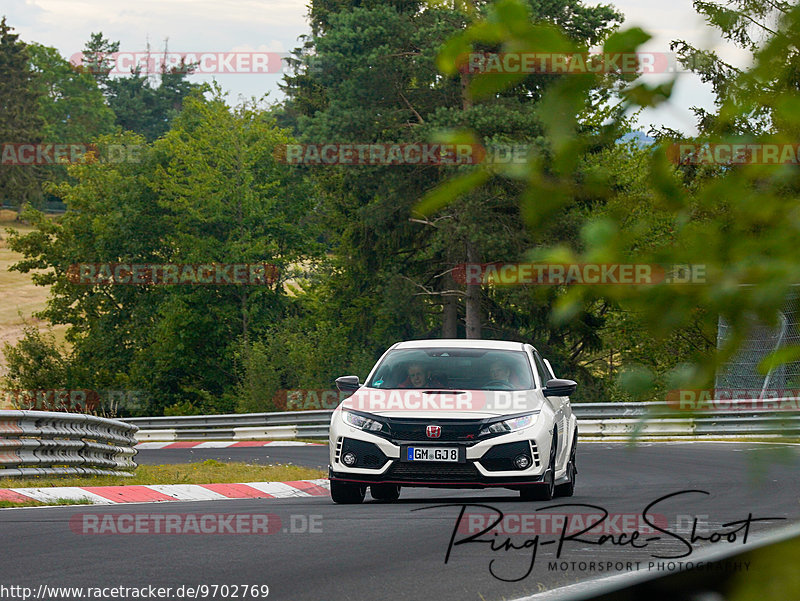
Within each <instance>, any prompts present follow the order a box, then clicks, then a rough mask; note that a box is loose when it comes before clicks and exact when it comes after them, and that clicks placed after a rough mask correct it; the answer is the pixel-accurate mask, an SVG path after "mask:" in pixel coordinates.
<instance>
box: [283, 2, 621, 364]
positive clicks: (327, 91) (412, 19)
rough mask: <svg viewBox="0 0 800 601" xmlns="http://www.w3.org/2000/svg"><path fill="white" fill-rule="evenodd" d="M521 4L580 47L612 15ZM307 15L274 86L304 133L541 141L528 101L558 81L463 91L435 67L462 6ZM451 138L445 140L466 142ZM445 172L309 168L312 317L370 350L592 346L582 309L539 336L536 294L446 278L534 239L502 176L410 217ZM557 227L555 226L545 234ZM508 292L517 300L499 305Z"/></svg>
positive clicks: (600, 34) (604, 85) (513, 185)
mask: <svg viewBox="0 0 800 601" xmlns="http://www.w3.org/2000/svg"><path fill="white" fill-rule="evenodd" d="M531 6H532V7H533V8H534V10H535V11H536V17H537V18H543V19H550V20H552V21H555V22H559V23H563V24H564V25H565V26H566V27H567V28H568V30H569V33H570V36H571V39H574V40H575V41H576V42H578V41H579V42H580V43H582V44H584V45H587V46H588V45H590V44H594V43H597V42H598V41H600V40H602V39H603V38H604V37H605V36H607V35H608V34H609V33H610V32H611V30H612V29H613V28H614V26H615V25H616V23H617V22H618V21H619V20H621V16H620V15H619V14H618V13H616V12H615V11H614V10H612V9H610V8H609V7H605V6H601V7H585V6H583V5H582V4H581V3H579V2H575V1H567V0H564V1H560V2H557V3H551V4H548V5H546V6H545V5H540V4H538V3H533V4H531ZM478 10H479V11H481V12H483V11H484V10H486V5H484V4H482V3H481V4H479V8H478ZM310 14H311V20H312V32H313V33H312V37H311V38H310V39H309V40H308V41H307V43H306V44H305V45H304V47H303V48H301V49H298V51H296V54H295V65H296V66H297V68H298V72H297V74H296V75H295V76H293V77H288V78H287V79H286V84H285V86H284V88H285V90H286V92H287V95H288V100H287V103H286V110H285V113H284V118H287V119H291V118H295V119H296V122H297V125H296V127H297V129H298V131H299V132H300V135H301V137H302V140H303V141H306V142H309V143H321V142H419V141H430V140H432V139H435V138H434V136H435V135H437V133H438V132H440V131H442V130H449V131H451V132H458V131H459V130H463V129H465V128H471V129H472V130H473V138H471V140H472V141H474V142H476V143H481V144H483V145H490V144H500V143H525V144H528V145H532V146H535V145H537V144H539V141H540V140H541V138H542V135H543V134H544V131H543V129H542V126H541V122H540V118H539V116H538V110H539V108H538V100H539V99H540V98H541V96H542V94H543V92H544V90H546V89H547V88H548V87H549V86H550V85H552V84H553V82H554V81H556V80H557V79H558V78H557V77H553V76H551V75H542V74H531V75H530V76H528V77H525V78H522V79H521V80H519V81H517V82H516V85H515V86H514V87H513V88H512V89H509V90H507V91H502V92H499V93H498V94H496V95H495V96H493V97H491V98H483V99H480V100H474V99H473V98H472V97H471V95H470V94H468V93H465V90H464V84H465V83H467V82H465V81H464V78H463V77H461V76H460V74H459V73H457V72H454V73H448V74H447V75H445V76H442V74H441V73H440V72H439V70H438V68H437V62H436V61H437V52H438V50H439V49H441V48H442V47H443V46H444V45H445V43H446V41H447V39H448V37H449V36H451V35H453V34H457V33H459V32H463V31H464V30H465V28H466V27H467V25H468V23H469V19H470V17H469V16H468V15H466V14H464V13H463V12H462V11H460V10H454V9H450V8H446V7H443V6H431V5H428V4H424V3H419V2H396V3H389V4H387V3H358V4H354V3H346V2H315V3H313V4H312V6H311V13H310ZM524 18H525V19H527V20H528V21H531V20H532V19H533V17H532V16H530V15H527V16H524ZM492 48H493V47H492V46H491V45H486V46H483V47H481V50H491V49H492ZM611 85H613V84H612V83H611V82H608V81H603V82H598V84H597V86H596V97H595V98H593V100H592V103H590V104H592V106H595V107H600V106H601V105H602V104H603V101H604V99H605V98H607V91H606V90H607V89H608V88H609V87H610V86H611ZM587 112H588V111H587ZM591 127H593V126H592V125H587V128H591ZM455 136H456V137H452V136H451V137H450V138H449V139H451V140H457V139H461V140H462V141H464V140H465V138H458V137H457V136H458V134H455ZM457 172H458V170H457V169H456V168H453V167H437V166H374V167H343V168H321V167H320V168H316V170H315V171H313V172H311V173H312V177H313V178H314V180H315V181H316V182H317V183H318V184H319V186H320V189H321V191H322V203H321V205H320V210H321V211H322V214H323V215H324V216H325V221H326V223H327V224H328V230H329V234H328V240H329V241H330V242H331V244H332V250H333V251H334V254H333V256H332V258H331V263H332V264H331V266H330V273H331V274H335V275H332V276H331V279H330V280H328V281H327V282H326V283H325V284H324V288H323V293H324V294H327V295H328V296H327V297H326V298H328V302H327V303H325V304H324V305H323V307H322V308H323V310H324V311H326V314H325V315H323V316H320V319H321V320H322V321H333V319H330V318H327V316H330V317H331V318H333V317H334V316H335V318H336V319H337V320H339V319H340V320H341V321H342V322H343V323H345V324H347V327H349V328H350V330H349V339H350V340H353V341H358V345H359V346H361V345H363V346H364V347H366V348H368V349H370V350H371V352H372V353H373V354H377V353H379V352H380V351H381V350H382V349H384V348H385V347H386V346H387V345H388V344H391V343H392V342H395V341H396V340H398V339H404V338H415V337H420V336H430V337H435V336H439V335H444V336H447V337H457V336H464V335H467V336H469V337H475V336H476V335H480V333H481V331H482V332H483V333H484V335H487V336H490V337H501V336H503V337H511V338H514V339H526V340H530V336H533V335H536V336H537V339H538V340H542V339H549V338H552V345H553V346H557V345H559V344H562V345H563V344H566V343H567V341H569V340H570V339H573V338H581V337H586V340H585V341H584V345H582V346H581V347H582V348H586V344H587V343H588V344H589V346H591V345H592V344H593V343H591V342H590V340H591V339H592V338H593V335H592V334H591V332H590V328H587V327H586V326H587V325H588V324H590V323H593V318H592V317H591V316H590V315H588V314H587V315H586V316H584V317H582V318H581V319H580V320H578V321H576V322H575V324H574V325H575V327H574V328H573V325H572V324H570V325H568V326H567V327H566V328H565V329H563V330H562V332H560V334H559V336H553V337H550V336H548V334H547V332H546V328H547V327H548V322H547V320H546V319H545V320H544V321H543V322H542V321H537V319H538V317H539V316H541V315H545V314H546V313H547V311H546V306H547V305H546V304H545V308H543V310H542V311H541V313H539V316H537V315H536V310H537V303H539V302H542V299H536V300H535V301H534V298H533V295H532V294H531V293H530V291H525V292H523V293H520V292H519V291H505V290H504V291H492V292H490V293H489V295H485V294H483V292H482V291H480V290H476V288H477V287H467V288H464V287H461V286H458V285H456V283H454V282H453V281H452V280H451V279H449V278H448V277H447V275H446V274H447V273H448V272H449V271H450V270H452V269H453V267H455V266H456V265H458V264H459V263H464V262H465V261H472V262H476V261H477V262H480V261H489V260H520V259H523V258H524V253H525V251H526V249H527V248H528V247H529V246H530V245H531V244H533V243H535V242H536V241H534V240H532V239H531V238H530V236H529V234H528V232H527V231H526V229H525V227H524V226H523V225H522V224H521V223H520V221H519V210H518V207H517V205H516V202H515V201H514V200H513V199H514V198H515V196H516V195H517V194H518V192H519V190H520V185H519V183H518V182H517V181H515V180H513V179H508V178H506V179H498V180H496V181H494V182H493V183H492V184H491V185H489V186H487V187H486V188H483V189H481V190H478V191H476V192H475V193H474V194H470V195H468V197H465V198H464V199H463V200H461V201H459V202H457V203H453V204H452V205H450V206H449V207H448V208H447V210H446V211H444V212H443V213H442V214H440V215H439V216H437V219H435V220H425V219H422V218H421V217H422V216H421V215H419V214H414V212H413V208H414V206H415V204H416V203H417V201H418V199H419V198H420V197H421V196H422V195H424V194H425V192H426V191H428V190H430V189H431V188H432V187H434V186H435V185H436V183H437V182H440V181H442V180H443V179H444V178H447V177H449V176H450V175H451V174H454V173H457ZM466 172H467V174H468V175H467V177H469V173H471V171H469V170H468V169H467V170H466ZM559 234H560V235H564V234H565V232H563V231H562V232H557V230H556V228H554V229H553V231H552V232H551V235H559ZM323 278H325V276H323ZM511 298H513V299H514V300H515V302H513V303H510V302H506V301H507V300H508V299H511ZM544 302H545V303H546V302H547V300H546V299H544ZM572 342H575V340H572ZM344 367H345V366H344V365H343V366H342V367H340V369H344ZM565 367H566V366H565Z"/></svg>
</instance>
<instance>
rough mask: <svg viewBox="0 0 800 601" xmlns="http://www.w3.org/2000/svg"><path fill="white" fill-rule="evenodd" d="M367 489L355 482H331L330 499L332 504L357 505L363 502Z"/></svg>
mask: <svg viewBox="0 0 800 601" xmlns="http://www.w3.org/2000/svg"><path fill="white" fill-rule="evenodd" d="M366 493H367V487H366V486H364V485H363V484H359V483H357V482H342V481H340V480H331V499H333V502H334V503H341V504H343V505H357V504H358V503H361V502H362V501H363V500H364V495H365V494H366Z"/></svg>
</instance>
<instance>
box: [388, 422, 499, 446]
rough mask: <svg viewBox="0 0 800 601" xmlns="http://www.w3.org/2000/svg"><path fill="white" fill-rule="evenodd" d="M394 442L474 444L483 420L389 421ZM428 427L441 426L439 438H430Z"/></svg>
mask: <svg viewBox="0 0 800 601" xmlns="http://www.w3.org/2000/svg"><path fill="white" fill-rule="evenodd" d="M387 421H388V422H389V429H390V432H391V437H392V440H395V441H407V442H417V441H426V442H452V441H456V440H457V441H462V442H474V441H476V440H477V439H478V433H479V432H480V431H481V427H482V426H483V423H482V421H481V420H435V419H411V418H401V419H398V418H393V419H388V420H387ZM428 426H441V427H442V434H441V436H440V437H439V438H428V435H427V434H426V432H425V429H426V428H427V427H428Z"/></svg>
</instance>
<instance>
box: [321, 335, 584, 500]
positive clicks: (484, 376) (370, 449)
mask: <svg viewBox="0 0 800 601" xmlns="http://www.w3.org/2000/svg"><path fill="white" fill-rule="evenodd" d="M336 385H337V386H338V388H339V389H340V390H342V391H350V392H352V395H351V396H350V397H348V398H346V399H345V400H344V401H342V403H341V404H340V405H339V406H338V407H337V408H336V410H335V411H334V412H333V415H332V416H331V427H330V466H329V478H330V485H331V497H332V498H333V500H334V502H336V503H360V502H361V501H363V500H364V495H365V494H366V490H367V487H369V489H370V494H371V495H372V497H373V498H374V499H376V500H381V501H394V500H397V498H398V497H399V496H400V489H401V487H406V486H425V487H444V488H485V487H504V488H510V489H514V490H519V491H520V495H521V497H522V498H523V499H524V500H549V499H551V498H552V497H553V496H571V495H572V494H573V491H574V488H575V475H576V473H577V469H576V467H575V447H576V443H577V434H578V430H577V423H576V420H575V416H574V415H573V414H572V409H571V407H570V402H569V396H570V395H571V394H572V393H573V392H574V391H575V388H576V386H577V385H576V384H575V382H573V381H572V380H560V379H557V378H556V377H555V375H554V374H553V370H552V368H551V366H550V363H549V362H548V361H547V360H546V359H543V358H542V357H541V356H540V355H539V353H538V352H537V351H536V349H535V348H534V347H532V346H531V345H530V344H523V343H521V342H502V341H495V340H417V341H413V342H400V343H398V344H395V345H394V346H392V347H391V348H390V349H389V350H388V351H386V352H385V353H384V354H383V356H382V357H381V358H380V359H379V360H378V362H377V363H376V364H375V367H373V368H372V371H371V372H370V374H369V376H367V380H366V382H365V383H364V384H363V385H362V384H360V383H359V380H358V377H357V376H343V377H341V378H338V379H337V380H336Z"/></svg>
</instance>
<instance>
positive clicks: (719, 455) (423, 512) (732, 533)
mask: <svg viewBox="0 0 800 601" xmlns="http://www.w3.org/2000/svg"><path fill="white" fill-rule="evenodd" d="M212 458H213V459H217V460H220V461H231V460H232V461H247V462H260V463H261V462H264V463H294V464H297V465H305V466H310V467H320V466H325V465H327V447H324V446H319V447H315V446H309V447H272V448H270V447H264V448H241V449H239V448H235V449H167V450H143V451H140V453H139V455H138V456H137V460H138V461H139V462H141V463H176V462H187V461H203V460H205V459H212ZM577 464H578V469H579V474H578V481H577V489H576V492H575V496H573V497H571V498H560V499H554V500H553V501H550V502H521V501H519V497H518V493H516V492H514V491H508V490H489V491H483V490H441V489H427V488H406V489H403V492H402V495H401V497H400V501H398V502H396V503H391V504H387V503H379V502H376V501H373V500H371V498H370V496H369V493H367V499H368V501H367V502H365V503H364V504H362V505H334V504H333V503H332V502H331V501H330V499H329V498H327V497H305V498H292V499H249V500H225V501H208V502H206V501H198V502H191V503H187V502H169V503H149V504H130V505H114V506H94V507H91V506H71V507H56V508H30V509H10V510H2V511H0V528H1V529H2V533H3V541H4V544H3V547H4V553H3V554H4V557H3V561H2V562H0V583H2V584H3V585H5V586H10V585H17V586H22V587H29V588H31V589H32V591H33V592H34V593H35V594H36V593H38V592H39V589H38V587H39V585H42V584H46V585H49V586H58V587H69V586H75V587H84V588H85V587H115V586H125V587H146V586H153V587H172V591H173V592H171V593H170V595H171V596H169V597H166V598H182V597H180V596H179V593H176V592H175V591H177V590H178V589H179V588H180V587H181V586H183V587H184V589H183V594H184V596H186V587H198V586H199V585H208V586H211V585H229V586H232V585H239V586H240V587H241V586H242V585H267V586H268V587H269V596H268V598H269V599H273V600H279V601H283V600H291V601H299V600H309V601H312V600H313V601H323V600H333V601H339V600H345V599H352V600H360V599H365V600H367V599H369V600H372V599H407V600H413V601H418V600H427V599H437V600H442V601H445V600H447V601H449V600H453V601H456V600H458V601H464V600H473V599H474V600H476V601H480V600H487V601H491V600H500V599H515V598H518V597H523V596H526V595H530V594H533V593H536V592H540V591H544V590H550V589H554V588H557V587H559V586H563V585H566V584H571V583H575V582H580V581H587V580H591V579H597V578H603V577H605V576H608V575H609V574H611V573H616V572H619V571H622V572H625V571H628V570H632V569H635V568H637V567H639V568H646V569H650V570H653V571H658V570H661V569H664V563H665V562H670V561H674V562H678V561H684V562H686V561H691V558H692V553H694V552H696V551H697V550H698V549H700V548H702V547H704V546H707V545H712V544H713V545H715V546H718V547H725V546H730V547H736V548H739V547H740V546H741V545H742V544H743V539H744V536H745V534H747V536H748V537H749V538H748V540H751V541H752V540H753V538H755V537H758V536H759V535H763V534H764V533H767V532H769V531H770V530H774V529H775V528H777V527H780V526H784V525H787V524H789V523H792V522H795V521H798V519H799V518H800V504H798V499H799V498H800V494H798V493H800V479H798V478H797V474H798V468H800V448H798V447H793V446H778V445H763V444H755V443H729V444H726V443H664V444H642V445H640V446H637V447H634V448H631V447H627V446H626V445H624V444H621V443H579V446H578V462H577ZM669 495H673V496H669ZM659 499H662V500H660V501H659ZM654 502H655V504H654V505H651V504H653V503H654ZM561 504H568V505H565V506H559V505H561ZM649 505H651V507H650V509H648V511H647V516H648V519H647V520H643V518H642V513H643V512H644V511H645V509H646V508H647V507H648V506H649ZM462 511H463V512H464V514H463V516H462V517H461V520H460V522H458V520H459V516H460V515H461V512H462ZM603 511H606V512H608V516H606V517H605V519H603V518H602V515H603ZM189 513H191V514H195V515H197V516H201V515H207V514H220V513H223V514H237V515H240V514H244V515H247V514H265V513H268V514H271V518H270V519H271V520H272V521H271V522H270V523H271V524H273V526H274V525H275V524H278V526H279V527H277V528H273V529H274V530H275V531H274V533H270V534H263V533H257V534H251V533H248V532H245V530H246V528H240V529H239V530H237V531H236V532H234V533H232V534H231V533H222V534H196V533H191V532H181V533H175V532H172V533H146V534H142V533H134V534H130V533H122V532H118V533H103V534H99V533H96V532H94V531H86V528H85V526H82V525H81V524H84V525H85V523H86V519H87V518H86V517H85V515H86V514H96V515H97V516H98V518H97V519H96V520H95V521H94V522H91V521H90V523H94V524H97V523H98V520H100V519H103V517H102V516H103V515H104V514H110V515H112V516H116V519H117V520H119V516H121V515H123V514H125V515H134V517H135V516H136V515H139V514H149V515H150V516H151V517H150V519H152V515H154V514H171V515H174V514H189ZM501 513H502V514H503V518H502V519H501V520H500V521H499V522H498V525H497V527H496V529H495V530H492V531H487V532H485V533H484V534H481V531H482V530H483V529H484V527H485V526H486V525H487V524H489V523H490V522H491V521H495V520H496V519H497V518H498V517H499V516H500V514H501ZM765 518H769V519H765ZM778 518H783V519H778ZM695 520H697V523H696V526H695V527H694V536H692V527H693V524H694V522H695ZM457 522H458V524H457ZM116 523H121V522H119V521H118V522H116ZM128 523H130V522H128ZM591 524H595V528H594V530H592V531H590V532H587V533H584V534H576V533H577V532H578V531H579V530H581V528H582V527H583V526H584V525H591ZM726 524H727V525H726ZM654 526H657V528H655V527H654ZM498 528H499V529H501V530H502V531H498V530H497V529H498ZM470 538H474V539H475V540H472V541H471V542H469V541H467V539H470ZM601 539H603V541H602V543H601V542H600V541H601ZM712 540H718V541H719V542H713V543H712V542H710V541H712ZM448 552H449V556H448ZM446 557H447V562H446V563H445V558H446ZM637 562H639V563H638V564H637ZM650 564H652V565H650ZM742 569H744V568H742ZM758 569H759V566H757V565H751V566H749V567H747V570H749V571H751V572H752V571H754V570H758ZM260 590H261V591H263V590H264V589H260ZM210 592H211V591H209V593H210ZM222 592H223V590H222V589H217V595H216V597H212V596H210V594H209V595H208V596H205V597H197V598H217V599H222V598H233V595H232V592H233V589H232V588H229V589H228V591H227V592H228V594H227V596H223V595H222V594H221V593H222ZM236 592H237V595H236V597H237V598H240V599H251V598H263V597H261V596H260V595H261V592H259V595H258V596H250V595H249V592H245V590H244V589H243V588H239V589H238V590H237V591H236ZM39 598H42V597H41V596H40V597H39ZM47 598H60V597H58V595H56V594H54V593H53V592H52V591H50V594H49V596H48V597H47ZM63 598H74V597H63Z"/></svg>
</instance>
